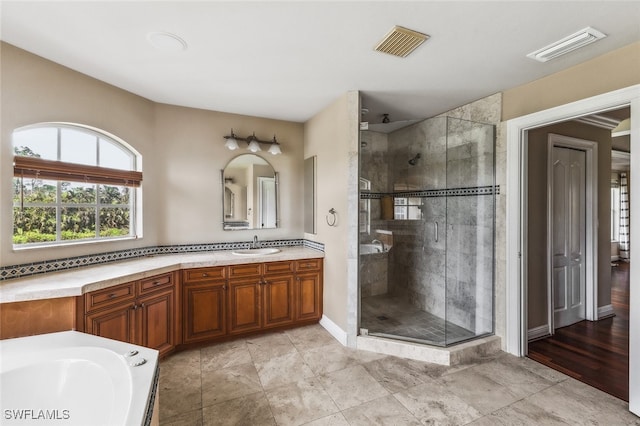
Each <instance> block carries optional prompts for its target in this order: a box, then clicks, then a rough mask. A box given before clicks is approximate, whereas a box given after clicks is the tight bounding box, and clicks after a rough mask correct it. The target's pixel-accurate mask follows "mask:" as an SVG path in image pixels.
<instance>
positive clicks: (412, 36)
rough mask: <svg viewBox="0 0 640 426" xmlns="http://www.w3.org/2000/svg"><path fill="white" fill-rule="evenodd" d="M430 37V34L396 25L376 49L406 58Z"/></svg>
mask: <svg viewBox="0 0 640 426" xmlns="http://www.w3.org/2000/svg"><path fill="white" fill-rule="evenodd" d="M428 38H429V36H428V35H426V34H422V33H419V32H417V31H413V30H409V29H407V28H403V27H399V26H397V25H396V26H395V27H393V29H392V30H391V31H389V33H388V34H387V35H386V36H385V37H384V38H383V39H382V41H381V42H380V43H378V45H377V46H376V47H375V49H374V50H377V51H378V52H384V53H388V54H390V55H395V56H399V57H401V58H406V57H407V56H408V55H409V54H410V53H411V52H413V51H414V50H416V48H417V47H418V46H420V45H421V44H422V43H424V41H425V40H426V39H428Z"/></svg>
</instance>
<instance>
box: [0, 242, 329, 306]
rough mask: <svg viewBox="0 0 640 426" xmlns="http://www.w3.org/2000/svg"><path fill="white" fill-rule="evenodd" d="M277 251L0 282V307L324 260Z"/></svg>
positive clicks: (154, 259) (167, 259)
mask: <svg viewBox="0 0 640 426" xmlns="http://www.w3.org/2000/svg"><path fill="white" fill-rule="evenodd" d="M280 250H281V251H280V252H279V253H275V254H270V255H265V256H237V255H235V254H233V253H232V252H231V250H224V251H212V252H204V253H186V254H166V255H157V256H150V257H141V258H137V259H132V260H124V261H119V262H111V263H105V264H101V265H96V266H85V267H80V268H74V269H69V270H66V271H61V272H51V273H45V274H38V275H33V276H30V277H25V278H16V279H12V280H5V281H0V303H8V302H21V301H27V300H40V299H52V298H56V297H68V296H80V295H82V294H84V293H87V292H89V291H94V290H99V289H103V288H107V287H111V286H114V285H118V284H122V283H126V282H130V281H135V280H139V279H141V278H146V277H151V276H153V275H157V274H162V273H165V272H171V271H176V270H179V269H189V268H203V267H208V266H225V265H238V264H245V263H262V262H278V261H283V260H296V259H313V258H323V257H324V253H323V252H321V251H318V250H314V249H310V248H306V247H300V246H296V247H281V248H280Z"/></svg>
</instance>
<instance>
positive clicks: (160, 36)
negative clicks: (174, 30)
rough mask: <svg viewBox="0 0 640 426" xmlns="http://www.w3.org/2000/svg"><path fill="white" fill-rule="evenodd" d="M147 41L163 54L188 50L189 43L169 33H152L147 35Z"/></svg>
mask: <svg viewBox="0 0 640 426" xmlns="http://www.w3.org/2000/svg"><path fill="white" fill-rule="evenodd" d="M147 41H149V43H151V45H152V46H153V47H155V48H156V49H158V50H161V51H163V52H181V51H183V50H187V42H186V41H184V40H183V39H181V38H180V37H178V36H177V35H175V34H171V33H167V32H161V31H156V32H150V33H149V34H147Z"/></svg>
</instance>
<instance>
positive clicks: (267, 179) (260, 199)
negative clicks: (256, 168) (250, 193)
mask: <svg viewBox="0 0 640 426" xmlns="http://www.w3.org/2000/svg"><path fill="white" fill-rule="evenodd" d="M257 181H258V209H257V210H258V214H257V217H258V220H259V221H260V223H258V224H256V225H257V226H256V227H257V228H263V224H264V223H263V222H264V221H263V220H262V219H263V216H264V213H265V212H264V204H263V203H264V201H265V200H264V196H263V191H264V184H265V182H273V201H274V206H273V216H274V217H273V221H274V224H275V227H276V228H277V227H278V211H277V208H276V198H277V195H276V194H277V192H276V191H277V189H276V187H277V181H276V178H275V176H274V177H266V176H258V178H257Z"/></svg>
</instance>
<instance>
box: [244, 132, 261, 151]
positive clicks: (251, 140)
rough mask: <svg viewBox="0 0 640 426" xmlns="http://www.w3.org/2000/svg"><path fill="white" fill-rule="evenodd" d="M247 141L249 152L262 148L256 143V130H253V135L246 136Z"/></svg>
mask: <svg viewBox="0 0 640 426" xmlns="http://www.w3.org/2000/svg"><path fill="white" fill-rule="evenodd" d="M247 141H249V146H248V147H247V149H248V150H249V151H251V152H258V151H262V148H260V144H259V143H258V138H256V132H253V135H252V136H249V137H248V138H247Z"/></svg>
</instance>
